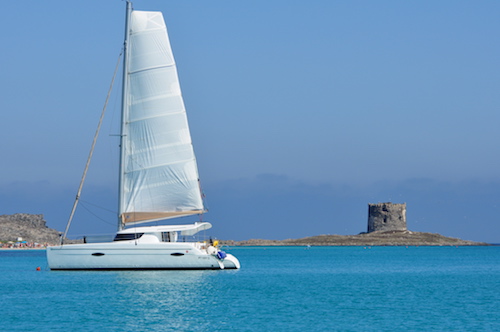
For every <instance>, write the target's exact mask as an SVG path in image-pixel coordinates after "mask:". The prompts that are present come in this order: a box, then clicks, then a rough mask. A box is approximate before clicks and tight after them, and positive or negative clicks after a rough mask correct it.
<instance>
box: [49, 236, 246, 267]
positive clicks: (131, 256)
mask: <svg viewBox="0 0 500 332" xmlns="http://www.w3.org/2000/svg"><path fill="white" fill-rule="evenodd" d="M47 260H48V264H49V268H50V269H51V270H113V269H118V270H148V269H164V270H179V269H182V270H189V269H193V270H200V269H209V270H219V269H239V268H240V263H239V261H238V259H237V258H236V257H234V256H233V255H231V254H227V256H226V257H225V258H224V259H219V258H217V257H216V256H214V255H211V254H209V253H208V252H207V251H206V250H205V249H199V248H198V245H197V243H192V242H176V243H154V244H147V243H143V244H141V243H136V242H135V241H130V242H129V241H120V242H110V243H91V244H70V245H63V246H54V247H47Z"/></svg>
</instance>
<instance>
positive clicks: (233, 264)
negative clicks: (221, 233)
mask: <svg viewBox="0 0 500 332" xmlns="http://www.w3.org/2000/svg"><path fill="white" fill-rule="evenodd" d="M222 264H223V265H224V269H239V268H240V267H241V265H240V261H239V260H238V258H236V257H234V256H233V255H231V254H227V256H226V258H224V260H223V261H222Z"/></svg>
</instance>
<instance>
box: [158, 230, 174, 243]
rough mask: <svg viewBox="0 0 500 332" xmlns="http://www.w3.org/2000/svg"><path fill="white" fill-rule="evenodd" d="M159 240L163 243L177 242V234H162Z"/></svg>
mask: <svg viewBox="0 0 500 332" xmlns="http://www.w3.org/2000/svg"><path fill="white" fill-rule="evenodd" d="M161 240H162V241H163V242H177V232H162V233H161Z"/></svg>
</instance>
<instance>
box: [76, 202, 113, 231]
mask: <svg viewBox="0 0 500 332" xmlns="http://www.w3.org/2000/svg"><path fill="white" fill-rule="evenodd" d="M83 203H86V202H82V207H83V208H84V209H85V210H87V212H88V213H90V214H91V215H93V216H94V217H96V218H97V219H99V220H100V221H102V222H103V223H105V224H108V225H115V223H111V222H108V221H106V220H104V219H102V218H101V217H99V216H98V215H97V214H95V213H94V212H92V211H90V209H89V208H88V207H86V206H85V204H83Z"/></svg>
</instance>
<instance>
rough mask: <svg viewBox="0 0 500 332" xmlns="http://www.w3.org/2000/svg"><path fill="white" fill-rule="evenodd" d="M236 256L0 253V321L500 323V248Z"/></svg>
mask: <svg viewBox="0 0 500 332" xmlns="http://www.w3.org/2000/svg"><path fill="white" fill-rule="evenodd" d="M230 252H231V253H233V254H234V255H236V256H237V257H238V258H239V259H240V261H241V263H242V269H241V270H239V271H234V270H231V271H229V270H228V271H181V272H179V271H117V272H113V271H106V272H91V271H89V272H75V271H72V272H64V271H48V270H46V264H47V263H46V258H45V251H0V285H1V294H0V304H1V305H2V309H1V313H0V316H1V323H0V324H1V325H0V328H1V329H2V330H4V331H8V330H26V331H35V330H36V331H69V330H71V331H500V309H499V308H500V247H458V248H456V247H409V248H404V247H372V248H368V247H366V248H364V247H312V248H310V249H305V248H303V247H264V248H261V247H252V248H231V250H230ZM37 266H40V267H41V268H42V270H41V271H36V267H37Z"/></svg>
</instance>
